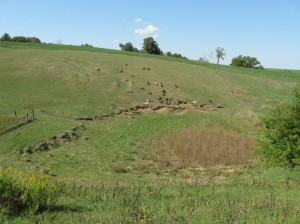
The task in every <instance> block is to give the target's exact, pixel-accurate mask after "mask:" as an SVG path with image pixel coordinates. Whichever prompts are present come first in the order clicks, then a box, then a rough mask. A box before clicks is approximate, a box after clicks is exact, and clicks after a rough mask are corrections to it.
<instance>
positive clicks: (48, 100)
mask: <svg viewBox="0 0 300 224" xmlns="http://www.w3.org/2000/svg"><path fill="white" fill-rule="evenodd" d="M299 77H300V71H295V70H280V69H265V70H255V69H246V68H235V67H229V66H223V65H213V64H205V63H200V62H197V61H190V60H185V59H175V58H171V57H165V56H155V55H147V54H139V53H130V52H122V51H116V50H108V49H100V48H89V47H77V46H66V45H54V44H24V43H7V42H0V115H1V116H0V125H1V121H2V123H4V121H5V118H6V117H14V116H15V115H14V112H16V113H17V116H19V117H21V116H23V115H25V114H27V113H29V114H31V113H32V111H33V110H34V114H35V118H34V119H33V120H32V122H28V123H25V124H24V125H22V126H20V127H17V128H15V129H12V130H11V131H8V132H5V133H2V134H1V133H0V153H1V157H0V165H1V166H2V167H14V168H15V169H18V170H23V171H24V172H28V173H30V172H34V173H43V172H45V170H51V172H52V173H53V174H54V175H55V177H54V178H55V179H62V180H64V181H65V182H66V185H72V184H73V185H74V186H84V189H86V194H84V193H82V191H83V190H82V189H77V190H78V195H76V196H74V195H73V196H70V194H71V193H68V194H66V195H65V196H63V197H62V199H60V201H59V202H58V203H59V204H60V206H61V210H59V209H54V211H53V212H52V213H51V212H49V213H47V214H46V216H45V217H44V216H43V219H45V220H44V221H45V222H51V220H52V218H54V220H56V221H57V222H62V221H63V220H70V222H72V220H73V221H75V220H76V221H78V220H81V222H90V223H98V222H103V221H104V220H106V221H107V220H109V222H141V220H142V219H143V220H144V219H146V220H147V217H148V218H149V220H147V222H151V220H152V221H153V222H156V221H158V220H161V222H165V221H166V222H190V221H191V222H193V223H194V222H196V220H199V218H200V217H204V216H205V218H203V220H206V221H207V222H212V221H216V220H218V218H217V217H221V218H220V219H219V220H220V223H223V222H222V220H226V217H231V218H233V217H235V219H231V220H230V221H233V222H239V221H241V220H246V221H249V220H254V219H257V220H258V222H260V221H262V222H264V221H267V222H271V221H272V220H273V221H274V220H277V219H279V218H283V217H284V211H283V210H280V209H279V207H280V206H281V205H282V204H283V203H284V201H288V204H289V205H286V206H287V207H288V208H289V209H290V210H289V211H290V214H289V216H288V218H289V219H288V220H290V221H291V222H292V221H293V220H296V219H297V218H299V215H298V216H297V211H299V209H300V208H299V205H297V201H295V200H293V199H292V198H293V197H294V196H295V195H298V196H299V192H297V190H296V189H297V186H298V185H297V183H298V184H299V175H298V176H297V175H296V176H293V175H295V174H294V173H293V172H292V173H290V172H287V171H283V170H278V169H270V170H268V171H265V170H263V169H261V168H260V167H259V166H258V165H257V163H256V160H257V156H256V154H255V149H256V148H255V141H256V140H255V139H256V137H257V134H258V131H259V121H260V119H261V117H262V116H264V115H265V114H267V113H268V112H269V111H270V110H271V109H272V108H273V107H274V106H275V105H278V104H280V102H282V101H284V100H287V99H289V97H290V92H291V89H292V88H293V87H294V86H295V84H296V82H297V81H299ZM163 91H165V93H164V92H163ZM146 100H149V104H148V103H145V102H146ZM166 102H167V103H166ZM192 102H193V103H192ZM1 119H2V120H1ZM0 127H1V126H0ZM199 130H207V131H204V132H203V131H199ZM189 131H192V132H193V133H198V135H196V136H195V137H194V138H191V139H189V136H190V134H186V133H190V132H189ZM198 131H199V132H198ZM204 133H209V134H208V135H205V134H204ZM226 133H229V135H227V134H226ZM175 139H178V141H177V142H176V141H175ZM196 139H200V140H199V141H201V142H204V140H203V139H211V140H210V141H208V143H206V144H207V145H204V146H203V147H204V148H205V147H206V148H209V150H208V151H205V154H210V152H211V155H214V160H213V161H217V162H216V164H214V165H211V164H210V165H205V164H204V163H203V160H201V158H200V159H199V160H193V158H192V157H194V158H196V157H197V156H196V155H197V153H198V151H197V150H198V149H196V147H197V146H195V145H194V144H190V143H191V142H195V141H196ZM201 139H202V140H201ZM221 140H222V141H221ZM218 141H219V145H218V144H216V145H211V144H210V142H217V143H218ZM173 142H176V144H173V145H172V144H171V143H173ZM196 142H197V141H196ZM236 142H239V143H238V144H237V146H236V148H235V149H234V150H236V151H234V152H232V154H230V153H229V154H228V155H227V154H226V155H224V154H217V153H216V151H217V150H216V148H220V145H226V144H227V145H228V147H227V148H226V147H224V150H225V151H226V150H229V151H230V150H231V148H230V146H231V145H234V144H236ZM249 142H251V143H249ZM197 144H200V143H199V142H197V143H196V145H197ZM170 145H172V148H170V147H169V146H170ZM176 145H178V151H176ZM250 146H251V147H250ZM183 148H184V149H186V150H191V151H190V153H185V154H184V153H182V151H180V150H181V149H183ZM245 149H246V150H245ZM224 150H223V151H224ZM249 150H250V151H251V153H250V154H251V155H249V153H248V152H249ZM179 152H180V154H179ZM222 153H224V152H222ZM243 153H244V154H243ZM226 156H229V157H231V158H232V157H234V156H236V160H235V161H234V162H232V161H231V160H228V161H227V160H226V159H225V160H222V159H219V157H224V158H227V157H226ZM179 157H180V158H179ZM229 157H228V158H229ZM216 158H217V159H216ZM207 160H210V158H208V159H207ZM218 161H219V162H218ZM231 162H232V163H231ZM276 175H277V176H278V177H276V178H275V177H274V176H276ZM291 176H293V178H295V179H293V180H295V181H294V182H292V183H289V184H290V185H291V187H290V190H289V191H285V192H284V189H285V185H284V184H282V183H283V182H282V181H283V180H285V178H287V177H288V178H292V177H291ZM264 178H265V179H264ZM236 181H237V182H239V183H240V186H239V185H237V182H236ZM259 181H261V182H259ZM254 182H255V183H254ZM258 182H259V183H258ZM257 183H258V185H256V184H257ZM260 184H261V185H260ZM94 186H96V188H94ZM145 186H146V187H145ZM211 186H213V188H211ZM274 186H276V187H277V190H276V192H277V193H278V194H280V193H282V192H284V194H280V196H277V197H275V198H273V199H272V197H274V195H273V196H272V195H271V193H270V192H272V190H274ZM98 187H99V189H98ZM144 187H145V189H144ZM147 187H148V188H147ZM75 188H76V187H75ZM150 188H151V189H152V190H151V189H150ZM95 189H96V190H95ZM97 189H98V190H99V191H101V192H102V193H101V194H100V193H99V192H98V190H97ZM122 189H123V190H122ZM124 189H125V190H124ZM138 189H140V191H141V192H143V193H144V194H145V195H143V196H141V195H139V194H137V191H139V190H138ZM141 189H142V190H141ZM159 189H161V190H159ZM212 189H213V190H212ZM234 189H238V190H237V191H236V190H234ZM215 191H216V192H215ZM116 192H117V193H116ZM126 192H127V193H128V195H127V196H126ZM239 193H241V194H243V197H241V198H240V199H239V197H240V195H239ZM113 194H117V195H118V194H119V195H118V196H116V198H114V196H112V195H113ZM227 194H228V195H230V199H228V200H229V202H228V200H227V202H228V204H226V203H227V202H224V203H225V204H223V206H225V207H226V208H228V210H226V209H225V210H220V209H219V210H218V209H217V208H218V206H221V204H222V203H223V201H224V200H225V199H224V198H226V195H227ZM252 194H256V196H255V197H254V198H255V199H253V200H255V203H256V204H255V203H254V204H255V206H258V207H259V206H262V207H264V206H265V205H266V204H267V203H268V202H266V201H265V200H264V195H266V194H267V195H269V194H270V197H268V198H269V199H270V200H271V199H272V200H273V201H272V202H270V204H269V206H270V207H265V208H263V209H260V210H258V209H257V208H256V207H255V206H254V207H251V208H250V207H249V208H248V209H246V210H245V211H244V210H239V208H240V207H241V206H244V207H245V206H246V207H247V206H250V202H249V200H250V199H251V196H250V195H252ZM99 195H100V196H99ZM201 195H202V196H201ZM72 197H77V198H78V200H74V199H72ZM94 197H96V198H94ZM98 197H100V198H101V200H100V199H99V198H98ZM122 197H123V198H124V200H125V198H127V197H128V198H127V199H128V200H129V201H128V202H125V201H124V204H123V205H120V204H118V201H119V200H121V198H122ZM135 197H136V199H137V201H136V203H137V204H135V202H134V198H135ZM201 197H202V199H203V200H202V199H201V200H202V201H201V200H200V199H199V198H201ZM294 198H297V197H294ZM197 199H199V200H200V201H201V202H197ZM205 200H209V201H210V203H211V204H209V206H207V207H206V209H204V207H205V204H206V202H205ZM230 200H232V201H235V202H237V205H234V204H231V203H230ZM251 200H252V199H251ZM225 201H226V200H225ZM220 202H222V203H220ZM248 202H249V203H248ZM126 203H128V204H126ZM170 203H171V204H172V203H173V207H172V206H171V207H170V206H169V205H170ZM189 203H190V206H188V205H189ZM207 203H208V202H207ZM276 203H277V204H276ZM68 206H70V207H68ZM135 206H136V207H135ZM143 206H144V207H143ZM181 206H183V207H185V208H186V209H181V208H182V207H181ZM230 206H232V207H230ZM291 206H294V209H292V208H291ZM287 207H286V208H287ZM64 208H65V210H64ZM135 209H136V210H135ZM268 209H270V210H272V211H275V210H276V209H278V210H276V212H275V213H274V214H271V213H269V212H270V210H268ZM115 210H117V211H118V213H117V214H118V215H116V216H115V215H114V211H115ZM237 210H238V211H239V212H240V213H239V214H240V216H239V217H237V215H236V213H235V214H234V215H236V216H230V214H231V213H232V212H234V211H237ZM62 211H63V212H62ZM134 211H135V212H136V213H137V214H133V212H134ZM167 211H168V212H167ZM266 213H267V214H270V215H266ZM82 214H83V215H82ZM122 214H123V215H124V217H123V218H124V220H123V221H120V220H121V219H122ZM164 214H168V215H169V217H170V218H169V219H168V218H166V219H164V218H162V217H164ZM207 214H209V215H207ZM257 214H258V215H257ZM298 214H299V213H298ZM41 216H42V215H41ZM41 216H36V217H29V218H28V217H27V218H26V217H25V218H24V217H23V218H20V217H15V218H7V219H9V220H10V221H11V222H16V223H18V222H19V221H23V222H25V221H26V220H27V221H28V220H31V221H32V220H34V221H36V220H37V219H40V218H41ZM71 217H73V218H71ZM145 217H146V218H145ZM222 217H223V218H222ZM239 218H240V219H239ZM176 220H177V221H176Z"/></svg>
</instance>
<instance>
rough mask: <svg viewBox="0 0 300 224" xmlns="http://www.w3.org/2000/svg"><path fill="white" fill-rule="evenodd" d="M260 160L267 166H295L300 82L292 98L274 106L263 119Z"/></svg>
mask: <svg viewBox="0 0 300 224" xmlns="http://www.w3.org/2000/svg"><path fill="white" fill-rule="evenodd" d="M262 124H263V130H262V133H261V136H260V144H261V150H260V152H261V154H262V160H263V162H264V163H265V164H267V165H268V166H284V167H292V168H293V167H295V166H296V165H297V164H299V162H300V83H298V84H297V86H296V87H295V88H294V89H293V98H292V100H291V101H289V102H285V103H283V104H281V105H280V106H278V107H276V108H275V109H274V110H273V111H272V112H271V113H270V114H269V115H267V116H266V117H265V118H264V119H263V121H262Z"/></svg>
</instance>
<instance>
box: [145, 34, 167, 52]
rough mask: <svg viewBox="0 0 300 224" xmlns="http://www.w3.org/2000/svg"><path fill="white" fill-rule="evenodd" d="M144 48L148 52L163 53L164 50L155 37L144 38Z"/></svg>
mask: <svg viewBox="0 0 300 224" xmlns="http://www.w3.org/2000/svg"><path fill="white" fill-rule="evenodd" d="M143 49H144V51H145V52H147V53H148V54H157V55H162V54H163V52H162V50H160V48H159V47H158V43H157V42H156V41H155V40H154V39H153V37H148V38H145V39H144V44H143Z"/></svg>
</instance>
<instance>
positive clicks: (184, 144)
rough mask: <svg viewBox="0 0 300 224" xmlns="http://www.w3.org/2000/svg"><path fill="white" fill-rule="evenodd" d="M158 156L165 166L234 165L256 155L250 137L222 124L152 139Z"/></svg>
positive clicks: (251, 159) (152, 145)
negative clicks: (222, 126)
mask: <svg viewBox="0 0 300 224" xmlns="http://www.w3.org/2000/svg"><path fill="white" fill-rule="evenodd" d="M150 147H151V148H152V153H153V155H154V156H155V160H156V161H158V162H160V163H161V164H162V165H163V166H164V167H170V168H171V167H177V168H187V167H193V166H203V167H208V166H215V165H222V166H231V165H244V164H249V162H250V161H253V158H254V155H253V154H254V153H253V151H254V150H253V149H254V144H253V141H252V139H251V138H250V137H247V136H245V135H241V134H237V133H235V132H233V131H229V130H225V129H224V128H221V127H204V128H201V129H187V130H182V131H179V132H177V133H172V134H168V135H166V136H164V137H161V138H158V139H155V140H151V142H150Z"/></svg>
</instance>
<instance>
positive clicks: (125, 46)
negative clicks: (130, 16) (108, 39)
mask: <svg viewBox="0 0 300 224" xmlns="http://www.w3.org/2000/svg"><path fill="white" fill-rule="evenodd" d="M119 47H120V48H121V50H122V51H131V52H139V50H138V49H137V48H135V47H134V46H133V45H132V43H130V42H128V43H126V44H122V43H120V44H119Z"/></svg>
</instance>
